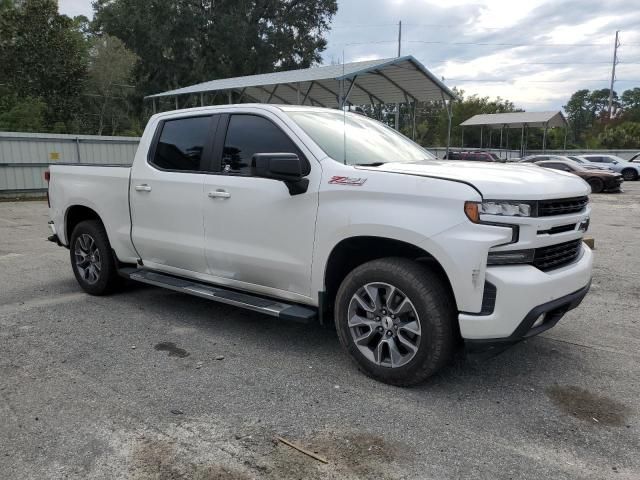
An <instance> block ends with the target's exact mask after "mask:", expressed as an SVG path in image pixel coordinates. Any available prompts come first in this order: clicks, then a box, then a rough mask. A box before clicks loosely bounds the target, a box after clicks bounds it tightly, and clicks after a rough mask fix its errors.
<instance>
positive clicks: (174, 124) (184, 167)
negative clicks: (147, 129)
mask: <svg viewBox="0 0 640 480" xmlns="http://www.w3.org/2000/svg"><path fill="white" fill-rule="evenodd" d="M210 134H211V117H209V116H207V117H190V118H178V119H175V120H167V121H165V122H164V123H163V125H162V132H161V133H160V137H159V138H158V144H157V145H156V148H155V152H154V155H153V158H152V159H151V163H152V164H154V165H155V166H157V167H158V168H161V169H163V170H178V171H185V172H197V171H201V170H203V168H202V165H201V164H202V160H203V152H204V150H205V147H206V145H207V142H208V140H209V138H210Z"/></svg>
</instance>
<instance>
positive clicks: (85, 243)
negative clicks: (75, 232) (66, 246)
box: [73, 233, 102, 285]
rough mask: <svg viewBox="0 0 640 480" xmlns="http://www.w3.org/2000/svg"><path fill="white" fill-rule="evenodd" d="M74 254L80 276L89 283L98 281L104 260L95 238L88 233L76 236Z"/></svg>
mask: <svg viewBox="0 0 640 480" xmlns="http://www.w3.org/2000/svg"><path fill="white" fill-rule="evenodd" d="M73 254H74V256H75V259H76V268H77V269H78V273H79V274H80V277H82V279H83V280H84V281H85V282H87V283H88V284H91V285H93V284H94V283H96V282H97V281H98V280H99V279H100V271H101V270H102V262H101V259H100V251H99V250H98V246H97V245H96V241H95V240H94V238H93V237H92V236H91V235H88V234H86V233H83V234H82V235H80V236H79V237H78V238H76V242H75V245H74V248H73Z"/></svg>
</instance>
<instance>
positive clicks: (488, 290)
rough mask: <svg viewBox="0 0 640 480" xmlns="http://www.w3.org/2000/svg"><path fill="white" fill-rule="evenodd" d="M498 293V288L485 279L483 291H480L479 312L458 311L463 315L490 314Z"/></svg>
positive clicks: (493, 308) (494, 306)
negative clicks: (480, 302) (480, 305)
mask: <svg viewBox="0 0 640 480" xmlns="http://www.w3.org/2000/svg"><path fill="white" fill-rule="evenodd" d="M497 295H498V290H497V289H496V286H495V285H494V284H493V283H491V282H487V281H486V280H485V282H484V291H483V292H482V307H481V308H480V312H479V313H470V312H460V313H464V314H465V315H476V316H485V315H491V314H492V313H493V311H494V310H495V308H496V297H497Z"/></svg>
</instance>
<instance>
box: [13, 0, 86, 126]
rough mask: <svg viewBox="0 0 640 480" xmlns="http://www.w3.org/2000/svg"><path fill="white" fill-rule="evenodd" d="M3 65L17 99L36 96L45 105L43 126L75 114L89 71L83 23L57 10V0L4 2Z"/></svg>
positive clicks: (63, 120) (23, 100)
mask: <svg viewBox="0 0 640 480" xmlns="http://www.w3.org/2000/svg"><path fill="white" fill-rule="evenodd" d="M0 65H2V68H0V83H2V84H3V85H4V86H5V88H6V90H7V91H8V92H9V94H10V95H15V96H16V97H17V98H18V99H20V100H19V101H18V103H24V104H29V103H30V102H32V100H29V99H38V98H39V99H41V101H42V102H44V103H45V105H46V111H45V115H44V116H45V124H44V125H43V127H44V128H49V127H51V126H52V125H53V124H55V123H56V122H64V123H67V122H69V121H70V120H72V119H73V118H74V116H75V115H76V114H77V112H78V109H79V105H80V102H79V95H80V93H81V91H82V84H83V82H84V79H85V76H86V71H87V56H86V42H85V39H84V36H83V34H82V32H81V30H80V25H79V23H78V22H76V21H74V20H73V19H71V18H69V17H67V16H65V15H59V14H58V4H57V2H56V1H55V0H24V1H22V2H19V3H17V2H10V4H7V3H6V2H3V4H2V8H0ZM25 102H26V103H25Z"/></svg>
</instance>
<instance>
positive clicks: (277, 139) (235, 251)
mask: <svg viewBox="0 0 640 480" xmlns="http://www.w3.org/2000/svg"><path fill="white" fill-rule="evenodd" d="M294 137H295V135H294V134H293V133H292V132H291V131H290V130H289V129H288V127H287V125H286V124H285V123H284V122H282V120H280V119H279V118H278V117H277V116H275V115H274V114H272V113H270V112H265V113H264V114H249V113H237V114H235V113H234V114H229V115H226V116H225V118H223V119H222V120H221V122H220V127H219V129H218V135H217V139H216V151H215V153H214V162H213V163H214V165H216V166H215V167H214V168H213V171H212V172H211V174H210V175H207V176H206V178H205V181H204V182H205V187H204V189H205V192H206V193H205V195H204V199H205V204H204V208H203V211H204V228H205V253H206V257H207V263H208V268H209V274H210V275H212V276H213V277H215V278H216V279H217V280H216V281H218V282H221V283H225V284H228V285H231V286H234V287H237V288H241V289H245V290H253V291H257V292H261V293H265V294H272V295H278V296H284V297H289V298H292V299H296V298H297V297H296V296H297V295H302V296H305V297H309V296H310V290H311V259H312V256H313V241H314V233H315V222H316V214H317V210H318V189H319V185H320V177H321V172H320V166H319V164H318V163H317V161H316V160H315V159H314V158H313V157H312V156H311V153H310V152H309V151H307V150H306V148H305V147H304V145H301V144H299V143H296V142H295V141H294V140H293V139H292V138H294ZM276 152H277V153H295V154H297V155H298V156H299V157H300V158H301V159H302V161H303V162H304V163H303V165H305V167H304V168H303V171H304V173H306V178H307V179H308V180H309V187H308V189H307V191H306V192H305V193H302V194H299V195H292V194H290V193H289V190H288V188H287V186H286V185H285V183H284V182H282V181H279V180H274V179H267V178H258V177H256V176H254V170H253V168H252V163H251V160H252V157H253V155H254V154H256V153H276ZM311 162H313V165H312V164H311ZM312 167H313V168H312Z"/></svg>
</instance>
